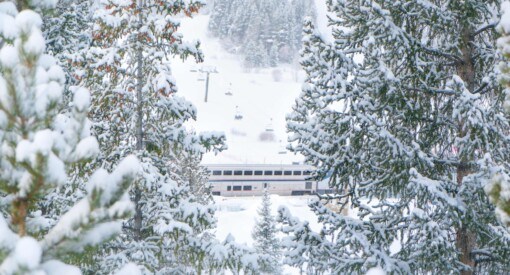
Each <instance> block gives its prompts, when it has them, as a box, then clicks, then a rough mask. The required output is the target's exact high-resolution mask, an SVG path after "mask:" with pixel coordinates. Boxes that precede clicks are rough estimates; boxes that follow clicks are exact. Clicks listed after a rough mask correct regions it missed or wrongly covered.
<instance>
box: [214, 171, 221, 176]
mask: <svg viewBox="0 0 510 275" xmlns="http://www.w3.org/2000/svg"><path fill="white" fill-rule="evenodd" d="M212 174H213V176H221V170H214V171H212Z"/></svg>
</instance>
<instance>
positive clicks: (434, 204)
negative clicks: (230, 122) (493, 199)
mask: <svg viewBox="0 0 510 275" xmlns="http://www.w3.org/2000/svg"><path fill="white" fill-rule="evenodd" d="M498 4H499V1H475V0H466V1H435V2H433V3H432V2H430V1H427V2H423V1H414V0H413V1H411V0H409V1H397V2H395V1H389V0H376V1H351V0H344V1H328V5H329V8H330V11H331V12H333V13H334V14H335V19H334V20H332V21H331V22H330V23H331V24H332V28H333V35H334V38H335V40H334V42H333V44H331V45H328V43H326V42H325V41H323V40H322V39H321V36H320V35H311V36H309V38H306V39H305V41H311V43H312V44H311V46H310V52H314V54H304V56H303V64H304V66H305V70H307V71H308V74H309V75H308V79H307V84H306V85H305V89H304V90H303V93H302V94H301V96H300V98H299V99H298V100H297V102H296V104H295V107H294V112H293V113H292V114H291V115H290V116H289V118H288V129H289V131H290V132H291V133H292V137H291V141H293V142H295V143H296V145H295V146H294V147H293V150H294V151H295V152H299V153H301V154H303V155H304V156H305V157H306V159H307V161H308V162H309V163H311V164H313V165H315V166H317V167H318V169H319V171H318V173H317V175H318V176H319V178H325V177H326V176H329V180H330V184H331V186H332V187H336V188H337V190H345V192H344V193H343V194H341V195H343V196H346V197H348V198H349V200H350V203H351V205H352V206H353V207H355V208H357V209H358V210H359V212H358V214H357V215H358V217H357V218H351V217H344V216H341V215H339V214H337V213H334V212H332V211H330V210H328V209H327V208H325V207H323V206H322V205H321V204H313V205H312V206H313V207H314V210H315V211H316V212H317V213H318V214H319V215H320V217H321V221H323V223H324V226H325V232H326V233H327V234H330V235H332V236H334V238H333V239H334V241H333V242H331V243H330V244H329V245H330V246H331V247H332V248H331V251H334V255H332V256H331V258H330V262H329V264H330V265H329V269H330V272H332V273H336V274H338V273H362V272H366V271H367V270H368V269H370V268H371V267H374V266H380V267H382V268H383V269H384V270H386V271H387V272H391V273H404V274H408V273H445V272H448V273H449V272H452V273H462V274H469V273H472V272H473V271H479V272H486V273H500V272H503V270H508V269H509V268H510V266H509V263H508V261H506V260H505V259H507V258H508V257H509V256H510V254H509V253H510V249H509V248H510V242H509V240H510V236H509V234H508V232H506V230H504V228H503V227H502V226H501V224H500V223H499V222H498V221H497V220H496V218H495V215H494V212H493V208H492V205H491V204H490V203H489V202H488V198H487V196H486V195H485V193H484V192H483V186H484V185H485V184H486V183H487V181H488V180H489V179H490V178H491V177H492V175H493V174H494V173H499V174H502V175H508V161H509V157H510V152H509V149H510V144H509V142H510V140H509V139H508V135H507V131H508V129H509V123H508V119H507V116H506V114H504V113H503V100H504V94H503V93H502V89H501V88H500V87H498V84H497V81H496V80H495V76H494V74H493V71H494V66H495V63H496V59H497V55H496V53H495V41H496V38H495V31H494V26H495V25H496V24H495V19H494V18H497V14H495V13H497V12H496V11H497V10H498V8H497V6H498ZM305 52H306V51H305ZM309 58H319V59H318V60H313V61H312V60H311V59H309ZM312 64H315V65H312ZM306 66H313V67H314V68H312V67H308V68H306ZM310 72H311V73H310ZM329 245H328V246H329ZM325 253H328V251H325Z"/></svg>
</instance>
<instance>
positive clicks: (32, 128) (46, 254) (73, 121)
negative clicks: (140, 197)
mask: <svg viewBox="0 0 510 275" xmlns="http://www.w3.org/2000/svg"><path fill="white" fill-rule="evenodd" d="M46 2H48V1H41V2H40V3H43V4H44V3H46ZM44 7H46V6H44ZM0 22H1V23H0V44H3V45H2V48H1V50H0V72H1V74H0V148H1V149H0V171H2V172H1V173H0V201H1V202H2V203H0V274H28V273H30V274H36V273H37V274H81V272H80V270H79V269H78V268H76V267H73V266H71V265H68V264H66V263H65V262H70V261H72V259H73V258H75V257H79V255H80V254H82V253H84V252H85V251H86V250H88V249H90V248H92V247H95V246H97V245H99V244H101V243H102V242H103V241H105V240H106V239H109V238H111V237H112V236H114V235H116V234H117V233H119V232H120V230H121V225H122V224H121V220H122V219H125V218H127V217H129V216H130V215H131V214H132V213H133V210H134V209H133V204H132V203H131V202H130V201H129V197H128V196H127V190H128V188H129V186H130V185H131V183H132V182H133V180H134V179H135V177H136V176H137V173H138V170H139V163H138V160H137V159H136V158H135V157H133V156H127V157H126V158H125V159H124V160H122V161H121V162H120V163H119V164H118V166H117V167H116V168H115V169H114V170H113V171H112V172H111V173H108V172H107V171H105V170H103V169H99V170H97V171H95V172H94V173H93V175H92V176H91V177H90V178H89V179H88V181H87V183H86V184H85V189H86V192H87V194H86V195H85V197H84V198H82V199H81V200H79V201H78V202H77V203H76V204H75V205H74V206H70V209H69V210H68V211H67V212H66V213H63V214H62V215H61V216H60V217H59V219H58V222H56V223H55V224H50V225H48V221H47V220H46V219H45V218H44V215H45V213H46V212H48V211H50V210H49V209H38V207H37V206H38V204H39V203H41V200H43V199H44V198H46V197H47V195H48V193H49V192H53V191H54V190H55V188H56V187H58V186H62V185H64V184H66V182H67V181H68V178H67V173H66V169H67V168H68V167H69V165H73V164H76V163H84V162H87V161H90V160H91V159H93V158H95V157H96V155H97V154H98V153H99V146H98V143H97V141H96V139H95V138H94V137H91V136H90V129H89V128H90V123H89V122H88V119H87V111H88V108H89V105H90V102H91V99H90V95H89V92H88V91H87V90H86V89H83V88H77V89H75V92H74V100H73V104H72V108H71V110H70V112H69V113H67V114H66V115H62V114H58V107H59V103H60V101H61V99H62V91H63V85H64V81H65V76H64V72H63V71H62V69H61V68H60V67H59V66H58V65H56V62H55V60H54V58H53V57H51V56H49V55H46V54H44V51H45V40H44V38H43V36H42V33H41V30H40V27H41V24H42V20H41V17H40V16H39V15H38V14H37V13H35V12H34V11H31V10H23V11H21V12H19V13H18V11H17V9H16V7H15V6H14V4H13V3H11V2H3V3H0ZM38 272H40V273H38Z"/></svg>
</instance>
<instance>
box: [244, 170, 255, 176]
mask: <svg viewBox="0 0 510 275" xmlns="http://www.w3.org/2000/svg"><path fill="white" fill-rule="evenodd" d="M244 175H245V176H251V175H253V171H251V170H246V171H244Z"/></svg>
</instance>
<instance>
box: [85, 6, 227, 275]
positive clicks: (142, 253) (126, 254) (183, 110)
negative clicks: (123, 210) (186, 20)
mask: <svg viewBox="0 0 510 275" xmlns="http://www.w3.org/2000/svg"><path fill="white" fill-rule="evenodd" d="M202 5H203V2H202V1H186V2H183V1H174V0H137V1H123V0H122V1H121V0H103V1H101V4H100V7H99V8H98V9H97V10H96V12H95V15H94V17H95V26H94V31H93V40H94V42H93V43H94V47H91V48H90V50H89V52H88V60H89V65H88V66H87V69H88V72H87V74H88V77H87V81H88V85H89V86H90V87H91V88H92V90H93V91H94V93H93V104H92V120H93V131H94V134H95V135H96V136H97V137H98V140H99V143H100V148H101V157H100V159H99V160H98V161H97V163H98V165H101V166H103V167H106V168H107V169H109V168H110V167H111V166H112V165H114V164H115V163H117V162H118V159H119V158H121V157H122V156H124V155H125V154H129V153H131V152H134V153H136V154H138V155H139V158H140V160H141V162H142V167H143V175H142V177H141V178H139V179H138V181H137V182H136V184H135V186H134V188H132V189H131V191H130V195H131V199H132V200H133V202H134V203H135V210H136V211H135V216H134V218H133V219H130V220H128V221H127V222H126V223H125V224H124V227H123V229H124V230H123V234H122V235H121V236H120V238H118V239H116V240H115V241H113V242H111V243H109V244H108V245H106V246H105V247H104V250H105V254H106V255H107V256H105V257H101V259H99V260H101V261H102V262H100V263H99V264H98V265H97V266H95V267H91V270H92V271H94V272H100V273H108V272H110V270H112V269H116V268H117V267H118V266H119V265H123V264H124V263H125V262H128V261H133V262H135V263H137V264H138V265H140V266H143V268H144V270H145V272H146V273H164V274H174V273H198V274H200V273H201V272H203V271H205V270H209V268H210V266H204V265H205V264H210V265H213V261H214V259H207V258H208V257H209V252H210V251H209V250H208V248H209V247H211V246H210V245H209V243H208V242H214V240H211V238H210V236H209V235H207V230H209V229H210V228H211V227H213V226H214V224H215V219H214V209H213V207H212V206H210V205H208V204H207V201H204V200H202V199H201V198H196V197H195V196H194V195H193V192H194V191H195V190H196V189H192V187H191V186H190V183H189V180H190V179H191V177H189V176H188V174H189V173H188V172H189V171H188V172H186V171H185V167H184V166H183V165H186V164H185V162H183V160H185V159H186V157H191V158H192V159H193V161H196V160H198V159H200V158H201V155H202V154H203V153H204V152H205V151H206V150H208V149H212V150H220V149H221V148H222V146H223V145H222V142H223V140H224V137H223V136H222V135H217V134H208V135H201V136H199V135H195V134H193V133H189V132H188V131H187V130H186V129H185V127H184V126H183V124H184V123H185V122H186V121H187V120H189V119H194V118H195V113H196V111H195V108H194V107H193V106H192V105H191V104H190V103H189V102H187V101H185V100H184V99H183V98H180V97H178V96H177V95H176V91H177V89H176V85H175V82H174V79H173V77H172V75H171V68H170V64H169V61H168V58H169V57H170V55H178V56H180V57H181V58H183V59H184V58H186V57H188V56H193V57H195V59H196V60H198V61H201V60H202V53H201V51H200V50H199V49H198V46H199V43H198V42H196V43H193V44H192V43H186V42H184V41H183V40H182V35H181V34H179V33H178V32H177V29H178V27H179V23H178V21H177V20H176V17H177V16H179V15H182V14H185V15H187V16H191V15H192V14H194V13H196V12H197V11H198V9H199V8H200V7H201V6H202ZM183 156H184V158H183ZM193 172H194V173H199V171H193ZM215 266H219V265H218V264H215Z"/></svg>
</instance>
